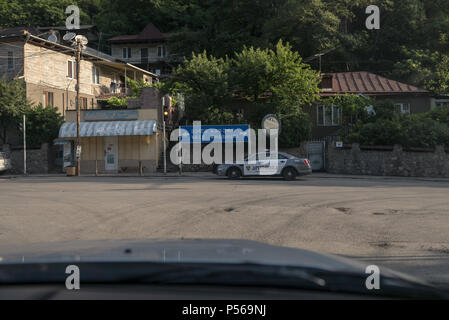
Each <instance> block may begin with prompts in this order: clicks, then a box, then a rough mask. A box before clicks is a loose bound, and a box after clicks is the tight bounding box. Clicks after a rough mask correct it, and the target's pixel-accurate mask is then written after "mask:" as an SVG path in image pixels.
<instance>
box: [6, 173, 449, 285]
mask: <svg viewBox="0 0 449 320" xmlns="http://www.w3.org/2000/svg"><path fill="white" fill-rule="evenodd" d="M448 191H449V181H443V180H441V181H438V180H436V181H433V180H432V179H413V178H410V179H408V178H389V179H385V178H376V177H373V178H366V177H358V178H355V177H350V176H347V177H344V176H331V175H312V176H309V177H306V178H301V179H298V180H297V181H294V182H286V181H284V180H282V179H276V178H275V179H273V178H269V179H264V178H254V179H243V180H239V181H229V180H227V179H222V178H218V177H215V176H207V175H205V176H197V177H192V176H191V177H183V178H178V177H167V178H164V177H144V178H139V177H81V178H69V177H26V178H23V177H17V178H11V179H5V177H3V178H2V177H0V206H1V207H0V242H1V243H2V244H27V243H33V242H49V241H51V242H53V241H62V240H76V239H86V240H90V239H143V238H182V237H184V238H236V239H242V238H243V239H250V240H257V241H263V242H267V243H270V244H275V245H283V246H289V247H298V248H304V249H310V250H316V251H320V252H326V253H334V254H342V255H347V256H351V257H356V258H358V259H361V260H365V261H372V262H373V263H378V264H380V265H385V266H389V267H392V268H394V269H397V270H399V271H405V272H408V273H411V274H414V275H418V276H421V277H424V278H427V279H429V280H433V281H438V282H442V281H444V282H446V283H449V210H448V208H449V192H448Z"/></svg>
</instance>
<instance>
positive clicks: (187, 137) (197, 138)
mask: <svg viewBox="0 0 449 320" xmlns="http://www.w3.org/2000/svg"><path fill="white" fill-rule="evenodd" d="M180 129H181V141H182V142H187V143H210V142H231V141H232V142H248V134H249V125H247V124H242V125H217V126H182V127H180ZM217 134H219V136H220V138H221V139H214V138H215V137H216V136H217ZM228 137H229V141H228Z"/></svg>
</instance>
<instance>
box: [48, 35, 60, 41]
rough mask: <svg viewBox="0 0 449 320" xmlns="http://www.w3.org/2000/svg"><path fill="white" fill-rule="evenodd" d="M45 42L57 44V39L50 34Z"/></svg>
mask: <svg viewBox="0 0 449 320" xmlns="http://www.w3.org/2000/svg"><path fill="white" fill-rule="evenodd" d="M47 40H48V41H51V42H58V37H57V36H56V35H54V34H51V35H50V36H49V37H48V38H47Z"/></svg>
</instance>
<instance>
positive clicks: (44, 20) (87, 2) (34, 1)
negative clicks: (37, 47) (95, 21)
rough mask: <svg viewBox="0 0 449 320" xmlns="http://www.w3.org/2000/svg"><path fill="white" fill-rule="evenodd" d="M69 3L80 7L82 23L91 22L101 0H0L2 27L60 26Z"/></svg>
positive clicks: (0, 25)
mask: <svg viewBox="0 0 449 320" xmlns="http://www.w3.org/2000/svg"><path fill="white" fill-rule="evenodd" d="M69 5H78V7H79V8H80V23H82V24H87V23H91V21H92V17H93V16H94V15H95V14H96V13H97V12H98V11H99V5H100V1H99V0H93V1H92V0H78V1H77V0H20V1H19V0H0V17H2V19H1V21H0V28H6V27H17V26H60V25H64V24H65V21H66V19H67V17H68V15H67V14H66V13H65V9H66V8H67V6H69Z"/></svg>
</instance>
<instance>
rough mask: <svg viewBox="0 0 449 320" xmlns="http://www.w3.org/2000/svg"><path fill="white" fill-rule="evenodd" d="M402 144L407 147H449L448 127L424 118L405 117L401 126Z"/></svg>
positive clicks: (418, 116) (426, 116)
mask: <svg viewBox="0 0 449 320" xmlns="http://www.w3.org/2000/svg"><path fill="white" fill-rule="evenodd" d="M402 127H403V129H402V134H403V142H402V145H404V146H407V147H434V146H436V145H449V127H448V126H447V125H446V124H445V123H441V122H438V121H436V120H434V119H431V118H429V117H428V115H427V114H426V115H425V116H421V115H417V116H410V117H407V118H406V119H405V120H404V121H403V124H402Z"/></svg>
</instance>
